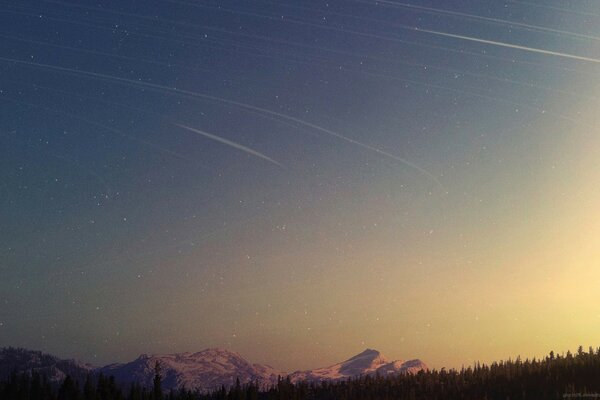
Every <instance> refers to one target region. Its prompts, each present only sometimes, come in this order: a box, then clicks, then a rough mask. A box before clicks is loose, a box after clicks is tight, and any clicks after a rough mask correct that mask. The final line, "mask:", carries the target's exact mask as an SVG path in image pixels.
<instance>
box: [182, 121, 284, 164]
mask: <svg viewBox="0 0 600 400" xmlns="http://www.w3.org/2000/svg"><path fill="white" fill-rule="evenodd" d="M173 125H175V126H178V127H180V128H183V129H186V130H188V131H191V132H194V133H197V134H198V135H202V136H205V137H207V138H209V139H212V140H215V141H217V142H220V143H223V144H225V145H227V146H231V147H233V148H235V149H238V150H241V151H243V152H245V153H248V154H251V155H253V156H255V157H258V158H262V159H263V160H267V161H268V162H270V163H272V164H275V165H277V166H280V167H282V168H284V167H283V165H281V164H280V163H278V162H277V161H275V160H273V159H272V158H271V157H268V156H266V155H264V154H262V153H259V152H258V151H256V150H252V149H251V148H249V147H246V146H244V145H241V144H239V143H236V142H232V141H231V140H227V139H225V138H222V137H220V136H217V135H213V134H212V133H208V132H205V131H201V130H200V129H195V128H191V127H189V126H186V125H183V124H177V123H174V124H173Z"/></svg>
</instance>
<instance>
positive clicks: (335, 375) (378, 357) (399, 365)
mask: <svg viewBox="0 0 600 400" xmlns="http://www.w3.org/2000/svg"><path fill="white" fill-rule="evenodd" d="M427 369H428V368H427V366H426V365H425V363H423V362H422V361H421V360H410V361H406V362H403V361H400V360H396V361H388V360H387V359H386V358H385V356H383V354H381V353H380V352H378V351H377V350H372V349H367V350H365V351H363V352H362V353H360V354H357V355H355V356H354V357H352V358H349V359H348V360H346V361H343V362H341V363H338V364H334V365H332V366H330V367H325V368H317V369H312V370H308V371H296V372H294V373H292V374H290V380H291V381H292V382H298V381H310V382H314V381H325V380H332V381H336V380H342V379H348V378H352V377H356V376H362V375H375V374H378V375H381V376H387V375H390V374H401V373H417V372H418V371H420V370H427Z"/></svg>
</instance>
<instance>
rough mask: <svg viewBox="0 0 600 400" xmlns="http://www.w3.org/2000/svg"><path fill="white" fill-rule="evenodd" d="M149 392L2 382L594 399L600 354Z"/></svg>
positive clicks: (10, 388) (420, 399) (264, 398)
mask: <svg viewBox="0 0 600 400" xmlns="http://www.w3.org/2000/svg"><path fill="white" fill-rule="evenodd" d="M154 372H155V374H154V381H153V387H152V388H145V387H141V386H140V385H139V384H136V383H133V384H131V385H130V386H128V387H125V388H124V387H123V386H121V385H119V384H118V383H117V382H115V379H114V378H113V377H106V376H103V375H98V376H93V375H89V376H87V378H86V379H85V381H84V382H77V381H76V380H74V379H73V378H71V377H70V376H66V377H65V378H64V380H63V381H62V382H61V383H60V385H58V386H57V385H53V384H52V383H51V382H49V381H48V379H47V378H46V377H45V376H43V375H40V374H38V373H36V372H31V373H21V374H17V373H16V372H13V373H11V374H10V375H9V376H6V377H1V378H2V379H1V380H0V399H2V400H4V399H6V400H438V399H439V400H442V399H443V400H454V399H456V400H471V399H485V400H525V399H564V398H588V399H589V398H598V399H600V347H599V348H597V349H593V348H592V347H590V348H589V349H588V351H584V349H583V348H582V347H581V346H580V347H579V349H578V351H577V352H576V353H574V354H573V353H571V352H567V353H566V354H560V355H559V354H555V353H554V352H550V354H549V355H548V356H546V357H545V358H543V359H535V358H534V359H531V360H529V359H527V360H521V359H520V358H519V357H518V358H517V359H515V360H508V361H500V362H494V363H492V364H489V365H486V364H479V363H476V364H475V365H473V366H471V367H467V368H462V369H460V370H456V369H451V370H446V369H444V368H442V369H441V370H429V371H420V372H419V373H416V374H401V375H395V376H385V377H384V376H377V375H375V376H362V377H358V378H354V379H349V380H345V381H337V382H327V381H325V382H318V383H309V382H299V383H292V382H290V380H289V378H281V377H280V378H279V379H278V381H277V383H276V384H275V385H273V386H272V387H270V388H261V387H259V385H258V383H248V384H241V383H240V382H239V380H238V381H237V382H236V384H235V385H234V386H233V387H231V388H225V387H221V388H220V389H219V390H215V391H213V392H210V393H200V392H195V391H191V390H187V389H180V390H177V391H170V392H165V391H163V388H162V382H161V371H160V365H159V364H156V366H155V371H154Z"/></svg>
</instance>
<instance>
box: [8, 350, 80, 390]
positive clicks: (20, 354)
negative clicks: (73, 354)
mask: <svg viewBox="0 0 600 400" xmlns="http://www.w3.org/2000/svg"><path fill="white" fill-rule="evenodd" d="M13 371H15V372H17V373H23V372H26V373H31V372H33V371H36V372H39V373H40V374H41V375H45V376H46V377H47V378H48V380H50V382H52V383H60V382H62V381H63V380H64V379H65V377H66V376H67V375H70V376H71V377H72V378H74V379H75V380H78V381H79V382H83V381H84V380H85V377H86V376H87V375H88V374H89V373H90V372H91V371H92V366H91V365H88V364H82V363H80V362H78V361H75V360H64V359H60V358H58V357H55V356H52V355H50V354H45V353H42V352H41V351H34V350H26V349H21V348H13V347H4V348H0V377H6V376H8V375H9V374H10V373H11V372H13Z"/></svg>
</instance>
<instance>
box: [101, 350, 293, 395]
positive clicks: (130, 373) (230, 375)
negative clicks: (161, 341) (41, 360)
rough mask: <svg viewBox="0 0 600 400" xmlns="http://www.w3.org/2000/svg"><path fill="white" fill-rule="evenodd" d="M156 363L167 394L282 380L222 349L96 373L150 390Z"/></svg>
mask: <svg viewBox="0 0 600 400" xmlns="http://www.w3.org/2000/svg"><path fill="white" fill-rule="evenodd" d="M157 361H158V362H159V363H160V366H161V375H162V378H163V379H162V381H163V388H165V389H166V390H170V389H178V388H181V387H185V388H187V389H198V390H201V391H209V390H214V389H219V388H220V387H221V386H225V387H230V386H233V385H234V384H235V382H236V379H239V380H240V383H241V384H244V383H248V382H258V384H259V385H260V386H263V387H268V386H271V385H272V384H274V383H276V382H277V377H278V376H279V375H281V376H285V373H283V372H281V371H277V370H275V369H274V368H272V367H270V366H268V365H260V364H251V363H249V362H248V361H246V360H245V359H244V358H242V357H241V356H240V355H239V354H237V353H234V352H232V351H228V350H224V349H206V350H203V351H200V352H197V353H189V352H188V353H177V354H168V355H161V356H159V355H152V356H149V355H145V354H143V355H141V356H139V357H138V358H137V359H135V360H133V361H131V362H129V363H125V364H111V365H107V366H106V367H103V368H100V369H98V370H97V372H101V373H103V374H104V375H112V376H114V377H115V379H116V380H117V382H120V383H128V382H138V383H140V384H141V385H142V386H145V387H148V388H150V387H152V379H153V378H154V366H155V364H156V362H157Z"/></svg>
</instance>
